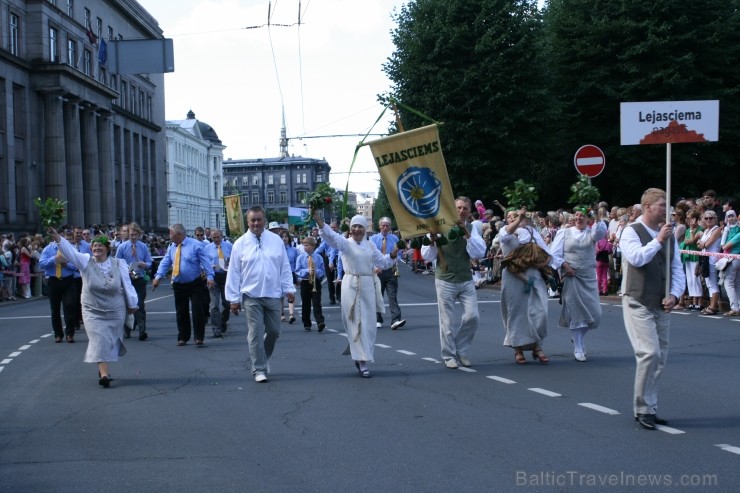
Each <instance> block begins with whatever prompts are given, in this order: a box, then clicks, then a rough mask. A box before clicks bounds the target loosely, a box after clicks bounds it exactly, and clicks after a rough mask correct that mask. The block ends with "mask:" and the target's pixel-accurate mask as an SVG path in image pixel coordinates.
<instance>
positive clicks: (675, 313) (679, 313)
mask: <svg viewBox="0 0 740 493" xmlns="http://www.w3.org/2000/svg"><path fill="white" fill-rule="evenodd" d="M671 313H672V314H673V315H691V312H675V311H672V312H671Z"/></svg>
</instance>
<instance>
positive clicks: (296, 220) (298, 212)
mask: <svg viewBox="0 0 740 493" xmlns="http://www.w3.org/2000/svg"><path fill="white" fill-rule="evenodd" d="M308 215H309V211H308V209H300V208H298V207H288V224H289V225H291V226H303V225H304V224H306V222H308V220H309V219H310V218H309V217H308Z"/></svg>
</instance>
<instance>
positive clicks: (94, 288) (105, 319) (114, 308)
mask: <svg viewBox="0 0 740 493" xmlns="http://www.w3.org/2000/svg"><path fill="white" fill-rule="evenodd" d="M49 233H50V234H51V236H52V239H53V240H54V241H56V242H57V245H58V246H59V250H60V251H61V252H62V255H64V256H65V257H66V258H67V259H69V261H70V262H71V263H72V264H74V265H75V266H76V267H77V268H78V269H80V273H81V274H82V320H83V322H84V323H85V332H87V337H88V339H89V343H88V345H87V351H86V352H85V359H84V361H85V363H97V364H98V378H99V380H98V383H99V384H100V385H101V386H103V387H106V388H107V387H109V386H110V380H111V379H110V374H109V372H108V363H109V362H111V361H118V357H119V356H123V355H124V354H126V346H124V345H123V324H124V320H125V318H126V313H127V312H128V313H134V312H136V310H137V308H138V298H137V296H136V290H135V289H134V287H133V285H132V284H131V279H130V278H129V272H128V265H126V262H124V261H123V260H120V259H116V258H113V257H109V255H110V243H109V241H108V238H106V237H105V236H98V237H97V238H94V239H93V240H92V242H91V244H90V248H91V250H92V255H90V254H89V253H80V252H78V251H77V249H76V248H75V247H74V246H72V244H71V243H69V242H68V241H67V240H66V239H65V238H62V237H61V236H60V235H59V233H57V231H56V230H55V229H53V228H50V229H49Z"/></svg>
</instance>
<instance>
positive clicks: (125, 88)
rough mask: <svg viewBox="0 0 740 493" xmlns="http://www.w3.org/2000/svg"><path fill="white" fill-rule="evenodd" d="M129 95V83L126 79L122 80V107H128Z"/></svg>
mask: <svg viewBox="0 0 740 493" xmlns="http://www.w3.org/2000/svg"><path fill="white" fill-rule="evenodd" d="M127 95H128V84H127V83H126V81H125V80H122V81H121V108H123V109H126V98H127Z"/></svg>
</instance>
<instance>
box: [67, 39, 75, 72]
mask: <svg viewBox="0 0 740 493" xmlns="http://www.w3.org/2000/svg"><path fill="white" fill-rule="evenodd" d="M67 63H68V64H69V65H71V66H73V67H76V66H77V41H75V40H74V39H67Z"/></svg>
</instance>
